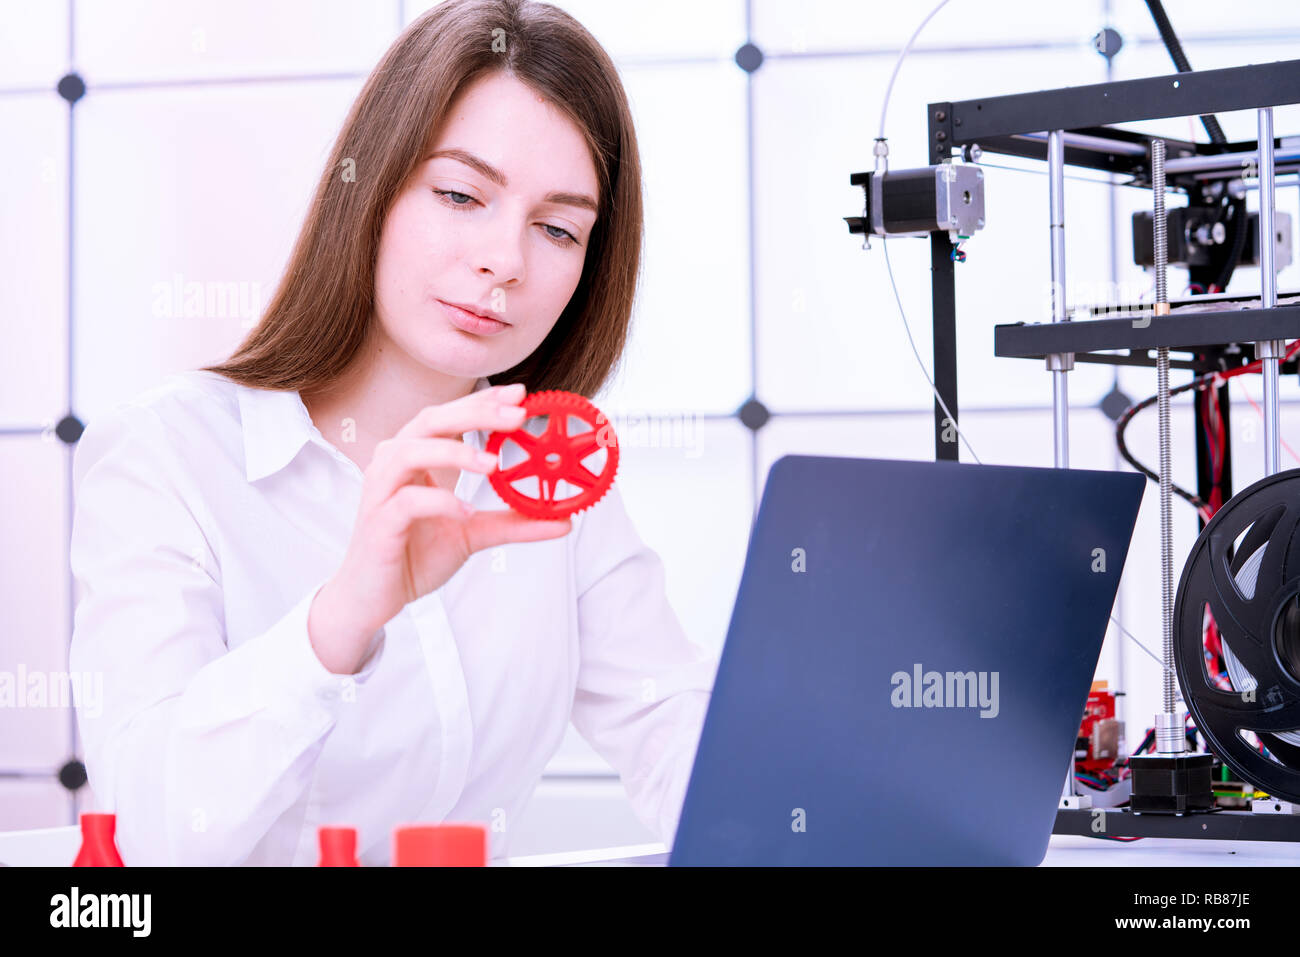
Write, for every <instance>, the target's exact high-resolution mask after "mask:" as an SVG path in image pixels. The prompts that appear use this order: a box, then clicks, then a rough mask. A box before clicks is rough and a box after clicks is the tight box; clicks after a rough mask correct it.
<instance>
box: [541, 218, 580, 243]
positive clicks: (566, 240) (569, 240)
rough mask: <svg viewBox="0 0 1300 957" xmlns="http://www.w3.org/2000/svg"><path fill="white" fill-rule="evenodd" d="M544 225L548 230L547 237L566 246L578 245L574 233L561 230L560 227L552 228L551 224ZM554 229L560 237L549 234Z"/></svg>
mask: <svg viewBox="0 0 1300 957" xmlns="http://www.w3.org/2000/svg"><path fill="white" fill-rule="evenodd" d="M542 225H543V226H544V227H545V228H546V229H547V230H548V232H547V234H546V235H548V236H550V237H551V238H552V239H557V240H560V241H561V242H562V243H563V244H564V245H565V246H575V245H577V243H578V241H577V240H576V239H574V238H573V233H571V232H569V231H568V230H567V229H561V228H560V227H559V226H552V225H550V224H549V223H543V224H542ZM552 229H553V230H555V232H556V233H559V234H560V235H558V236H557V235H555V233H552V232H549V230H552ZM564 237H567V238H564Z"/></svg>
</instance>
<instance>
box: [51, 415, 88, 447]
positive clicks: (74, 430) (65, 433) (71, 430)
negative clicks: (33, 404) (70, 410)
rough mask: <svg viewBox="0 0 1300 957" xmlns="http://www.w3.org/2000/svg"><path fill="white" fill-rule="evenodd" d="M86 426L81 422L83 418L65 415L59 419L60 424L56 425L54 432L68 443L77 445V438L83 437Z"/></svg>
mask: <svg viewBox="0 0 1300 957" xmlns="http://www.w3.org/2000/svg"><path fill="white" fill-rule="evenodd" d="M85 430H86V427H85V426H84V425H82V424H81V420H80V419H79V418H77V417H76V416H75V415H65V416H64V417H63V418H61V419H60V420H59V424H58V425H56V426H55V427H54V434H55V435H57V436H58V437H59V439H60V440H62V441H63V442H64V443H65V444H67V445H76V444H77V440H78V439H80V438H81V433H82V432H84V431H85Z"/></svg>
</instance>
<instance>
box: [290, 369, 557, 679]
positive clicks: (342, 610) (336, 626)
mask: <svg viewBox="0 0 1300 957" xmlns="http://www.w3.org/2000/svg"><path fill="white" fill-rule="evenodd" d="M523 396H524V387H523V384H522V383H516V384H514V385H509V386H497V387H493V388H490V389H483V390H481V391H479V392H472V393H470V394H469V395H467V396H464V397H463V398H460V399H456V400H454V401H452V402H447V403H444V404H442V405H431V406H426V407H425V408H423V409H422V410H420V413H419V414H418V415H416V416H415V418H413V419H412V420H411V421H410V422H408V423H407V424H406V425H404V426H403V427H402V428H401V429H400V430H399V431H398V433H397V434H396V435H395V436H393V437H392V438H391V439H385V440H384V441H382V442H380V443H379V444H378V445H377V446H375V452H374V457H373V458H372V459H371V462H370V465H369V467H368V468H367V469H366V471H365V474H364V485H363V487H362V491H361V506H360V508H359V509H358V512H357V520H356V524H355V526H354V527H353V530H352V540H351V542H350V543H349V545H348V550H347V553H346V555H345V556H344V558H343V562H342V564H341V565H340V566H339V569H338V571H337V572H335V574H334V575H333V576H332V577H331V578H330V580H329V581H328V582H326V584H325V585H324V586H323V587H322V588H321V589H320V591H319V592H317V594H316V598H315V600H314V601H313V602H312V606H311V610H310V612H309V614H308V624H307V631H308V634H309V636H310V638H311V643H312V647H313V648H315V650H316V655H317V657H318V658H320V660H321V663H322V664H324V665H325V667H326V668H328V669H329V670H330V671H333V672H335V673H338V674H352V673H355V672H356V671H357V670H358V669H359V665H360V662H361V660H362V658H363V657H364V655H365V652H366V649H367V647H368V645H369V643H370V641H371V639H372V638H373V637H374V635H375V633H376V632H377V631H378V630H379V629H380V627H382V626H383V624H384V623H385V622H387V621H389V620H390V619H391V618H393V616H395V615H396V614H397V613H398V612H400V611H401V610H402V609H403V608H404V607H406V605H407V604H408V603H409V602H412V601H415V600H416V599H417V598H421V597H423V596H424V595H427V594H429V593H430V592H432V591H434V590H435V589H437V588H439V587H441V586H442V584H443V583H444V582H446V581H447V580H448V579H449V578H451V576H452V575H454V574H455V573H456V571H457V570H458V569H459V568H460V567H461V566H462V565H464V564H465V562H466V560H468V558H469V556H470V555H471V554H472V553H473V552H477V551H479V550H481V549H484V548H493V547H496V546H497V545H503V544H507V543H509V542H535V541H541V540H543V539H549V538H559V537H560V536H561V535H566V534H568V532H569V531H570V530H571V529H572V527H573V524H572V521H571V519H570V518H568V517H565V518H562V519H558V520H547V521H540V520H537V519H532V518H527V517H525V516H523V515H520V514H518V513H517V512H514V511H513V510H511V509H508V508H507V509H504V510H498V511H487V512H472V511H470V510H468V506H467V505H466V504H465V503H462V502H461V501H460V500H459V499H457V498H456V496H455V495H454V494H453V493H452V492H450V491H448V490H446V489H442V488H438V487H437V486H436V485H435V484H434V482H433V480H432V478H431V476H430V472H431V471H433V470H436V469H442V468H446V467H448V466H452V467H455V468H457V469H462V470H463V469H473V470H474V471H478V472H483V473H488V472H491V471H492V470H493V469H495V468H496V467H497V456H495V455H492V454H490V453H487V452H479V451H478V450H477V449H475V448H473V447H472V446H470V445H467V444H466V443H465V442H462V441H460V435H461V433H463V432H468V431H470V430H473V429H484V430H486V431H488V432H492V431H503V432H507V431H509V432H512V431H514V430H515V429H517V428H519V427H520V426H521V425H522V424H523V422H524V419H525V418H526V417H527V416H526V413H525V411H524V409H523V407H522V406H520V405H519V404H518V403H519V401H520V400H521V399H522V398H523ZM449 436H454V438H452V437H449Z"/></svg>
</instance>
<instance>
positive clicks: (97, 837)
mask: <svg viewBox="0 0 1300 957" xmlns="http://www.w3.org/2000/svg"><path fill="white" fill-rule="evenodd" d="M116 832H117V815H115V814H92V813H89V812H87V813H85V814H82V815H81V850H80V851H78V852H77V859H76V860H75V861H73V862H72V866H73V867H124V866H125V865H124V864H123V863H122V855H121V854H119V853H118V852H117V844H116V843H115V842H114V841H113V835H114V834H115V833H116Z"/></svg>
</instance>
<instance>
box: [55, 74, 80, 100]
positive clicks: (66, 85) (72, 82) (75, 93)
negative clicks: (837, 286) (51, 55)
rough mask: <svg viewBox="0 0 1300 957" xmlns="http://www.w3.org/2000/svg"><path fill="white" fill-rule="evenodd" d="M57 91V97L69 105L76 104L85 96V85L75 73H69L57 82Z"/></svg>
mask: <svg viewBox="0 0 1300 957" xmlns="http://www.w3.org/2000/svg"><path fill="white" fill-rule="evenodd" d="M57 89H58V91H59V96H61V97H63V98H64V99H65V100H67V101H68V102H69V103H76V102H77V101H78V100H79V99H81V98H82V97H83V96H85V95H86V84H85V82H84V81H83V80H82V79H81V77H79V76H77V74H75V73H69V74H68V75H67V76H65V77H63V78H62V79H61V80H59V85H58V87H57Z"/></svg>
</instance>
